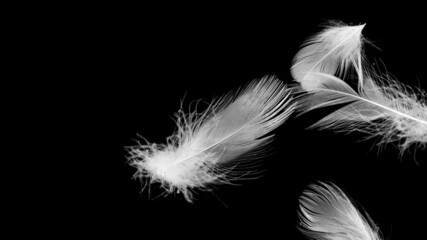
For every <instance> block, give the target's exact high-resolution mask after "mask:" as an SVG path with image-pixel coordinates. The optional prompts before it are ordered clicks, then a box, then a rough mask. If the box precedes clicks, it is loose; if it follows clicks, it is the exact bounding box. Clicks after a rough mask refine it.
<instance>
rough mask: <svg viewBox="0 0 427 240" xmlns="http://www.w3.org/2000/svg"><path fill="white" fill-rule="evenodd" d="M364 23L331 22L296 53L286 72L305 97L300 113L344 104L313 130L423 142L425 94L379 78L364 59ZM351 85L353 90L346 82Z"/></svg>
mask: <svg viewBox="0 0 427 240" xmlns="http://www.w3.org/2000/svg"><path fill="white" fill-rule="evenodd" d="M364 26H365V25H359V26H347V25H343V24H335V25H332V26H329V27H327V28H326V29H325V30H323V31H322V32H320V33H319V34H317V35H315V36H314V37H312V38H310V39H309V40H307V42H306V43H305V45H303V47H302V48H301V49H300V51H299V52H298V53H297V54H296V55H295V57H294V60H293V62H294V63H293V66H292V68H291V73H292V76H293V77H294V79H295V80H296V81H297V82H299V83H300V85H301V88H302V89H303V90H304V91H307V92H308V93H309V94H308V95H306V96H305V97H303V98H302V100H301V101H300V107H299V111H300V113H305V112H308V111H311V110H314V109H318V108H322V107H327V106H333V105H338V104H346V105H345V106H344V107H342V108H339V109H338V110H337V111H334V112H332V113H331V114H329V115H328V116H326V117H324V118H323V119H321V120H320V121H318V122H317V123H315V124H314V125H313V126H312V127H319V128H320V129H325V128H331V129H336V130H340V131H362V132H367V133H369V135H368V136H381V137H382V141H380V143H388V142H392V141H395V140H398V141H400V147H401V152H402V153H403V151H404V150H405V149H406V148H407V147H408V146H410V145H411V144H413V143H415V144H420V145H424V144H425V143H427V105H426V102H425V99H426V96H427V94H426V93H425V92H423V91H419V92H418V93H415V91H413V90H412V89H411V88H409V87H407V86H404V85H402V84H401V83H399V82H397V81H396V80H393V79H392V78H391V77H389V76H380V75H379V74H377V73H376V72H375V71H374V70H373V69H370V68H369V67H368V65H367V64H366V61H365V60H364V53H363V43H364V42H366V40H365V39H364V38H363V36H362V30H363V28H364ZM352 81H356V82H357V90H355V89H353V88H352V87H351V86H350V85H349V83H348V82H352Z"/></svg>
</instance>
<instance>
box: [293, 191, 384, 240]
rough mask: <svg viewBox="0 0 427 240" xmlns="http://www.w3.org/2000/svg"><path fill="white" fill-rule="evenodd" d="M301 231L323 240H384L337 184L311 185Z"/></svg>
mask: <svg viewBox="0 0 427 240" xmlns="http://www.w3.org/2000/svg"><path fill="white" fill-rule="evenodd" d="M299 218H300V220H301V226H300V230H301V231H302V232H303V233H304V234H305V235H306V236H307V237H309V238H312V239H319V240H380V239H381V238H380V237H379V230H378V228H377V227H376V226H375V224H374V223H373V222H372V220H371V219H370V218H369V216H368V215H366V217H364V216H363V215H362V214H361V213H360V212H359V211H358V210H357V209H356V208H355V207H354V205H353V204H352V203H351V201H350V199H349V198H348V197H347V196H346V195H345V194H344V192H343V191H342V190H341V189H339V188H338V187H337V186H335V185H334V184H326V183H320V184H319V185H315V184H313V185H310V186H309V189H308V190H306V191H304V193H303V195H302V196H301V198H300V212H299Z"/></svg>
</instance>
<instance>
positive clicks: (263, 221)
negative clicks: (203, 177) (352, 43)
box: [47, 5, 427, 239]
mask: <svg viewBox="0 0 427 240" xmlns="http://www.w3.org/2000/svg"><path fill="white" fill-rule="evenodd" d="M192 7H194V6H188V7H186V6H179V7H178V6H169V5H168V6H158V7H151V6H150V7H148V6H147V7H143V6H141V7H132V6H129V7H125V6H120V7H117V6H113V5H111V6H104V5H100V6H95V7H93V8H92V7H91V8H89V9H86V8H82V9H79V11H76V12H71V13H67V17H66V19H65V20H64V21H63V22H62V21H61V22H60V23H58V26H56V25H55V26H56V28H54V31H55V33H57V34H53V35H54V36H55V37H54V38H53V39H50V41H51V43H52V45H55V46H56V45H57V48H56V49H57V50H55V51H54V53H53V61H52V62H53V65H52V66H54V67H55V72H58V74H57V75H56V76H54V78H55V79H57V81H56V85H55V87H56V90H55V92H54V94H55V96H56V97H57V98H58V99H63V100H65V101H64V102H63V103H61V104H63V105H61V107H60V108H61V109H66V111H65V112H64V113H63V114H64V115H63V117H64V118H63V119H65V120H66V123H64V125H62V126H60V127H59V129H66V130H65V132H64V130H59V129H58V131H60V134H61V135H62V136H63V137H64V136H65V138H68V139H70V140H72V142H73V144H72V145H71V148H67V149H69V150H68V151H67V152H69V153H67V154H68V155H69V156H72V160H71V161H70V162H69V164H70V166H72V167H73V169H74V167H75V170H76V171H74V172H73V173H70V175H66V176H63V175H62V178H61V179H62V180H60V181H59V182H67V183H68V182H69V184H70V185H66V186H67V187H66V191H67V193H66V194H65V196H64V197H63V199H61V200H66V202H67V203H66V204H64V205H62V206H61V207H60V209H62V208H65V209H67V211H70V212H71V213H74V214H75V213H78V219H79V221H80V220H86V219H91V218H95V219H96V221H97V222H98V223H99V220H108V221H110V220H111V221H118V222H121V223H124V224H132V223H136V224H137V225H140V226H141V229H138V228H137V229H135V228H132V229H130V230H129V231H131V232H135V233H137V234H142V235H141V236H143V235H144V234H149V233H150V229H151V226H158V225H160V226H161V227H162V228H167V229H169V226H170V225H171V226H173V227H178V228H180V229H181V230H178V231H177V232H176V234H177V236H179V235H180V234H190V235H191V234H192V233H194V232H195V231H196V230H202V231H205V232H207V233H209V232H213V233H219V234H224V235H225V234H227V235H228V234H230V233H231V234H232V235H235V236H242V237H243V236H245V237H246V236H251V235H252V234H254V233H261V234H266V235H265V239H272V238H275V237H273V236H280V237H283V236H285V238H288V239H303V238H304V237H303V235H301V234H300V233H299V232H298V230H297V229H296V226H297V224H298V221H297V212H298V198H299V196H300V195H301V193H302V191H303V190H304V189H305V188H306V186H307V185H308V184H310V183H315V182H316V181H330V182H333V183H335V184H336V185H338V186H339V187H341V188H342V189H343V190H344V191H345V192H347V193H348V194H349V196H351V198H353V199H354V200H355V202H356V203H357V205H358V206H359V207H361V208H362V207H363V209H364V210H366V211H367V212H368V213H369V215H370V216H371V218H372V219H373V220H374V222H375V223H377V224H378V226H379V227H380V229H381V230H382V232H383V233H384V236H385V238H387V239H388V238H390V239H409V238H411V236H414V237H416V236H421V234H422V233H423V232H424V229H422V227H423V225H424V223H425V219H423V218H421V217H420V216H422V215H423V212H425V210H426V206H425V203H426V198H425V197H424V195H425V189H426V188H425V182H426V181H425V180H426V171H427V169H426V164H427V163H426V156H427V153H426V150H425V149H422V148H418V150H417V151H415V148H410V149H409V150H408V151H407V152H406V153H405V154H403V156H402V157H399V156H398V153H399V151H398V149H397V148H396V146H394V145H393V144H390V145H387V146H384V147H382V148H381V149H380V148H378V147H377V146H375V143H376V140H377V139H371V140H366V141H361V139H362V138H363V137H364V135H363V134H361V133H352V134H348V135H346V134H342V133H334V132H332V131H317V130H305V128H306V127H308V126H309V125H310V124H311V123H314V122H315V121H316V119H320V117H322V116H324V115H325V114H327V113H328V111H329V110H322V111H318V112H315V113H311V114H307V115H304V116H301V117H299V118H297V119H295V118H294V117H291V118H290V119H289V120H288V121H287V122H286V123H285V124H283V125H282V126H281V127H279V128H278V129H277V130H275V131H274V134H275V135H276V138H275V141H274V142H273V143H272V144H271V151H270V153H272V154H270V155H269V156H267V157H266V158H264V159H263V161H262V162H261V165H260V169H262V170H264V171H263V173H262V174H261V175H260V176H259V178H258V179H256V180H247V181H239V182H236V184H238V185H236V186H227V185H217V186H212V188H213V189H214V191H213V193H212V192H203V191H198V192H196V194H195V201H194V203H191V204H190V203H187V202H186V201H185V200H184V198H183V197H182V195H179V194H177V195H168V196H166V197H163V196H161V197H158V198H155V197H156V196H157V195H158V194H160V193H162V191H161V190H160V189H159V186H158V185H153V186H152V187H151V191H152V192H151V199H150V198H149V196H148V193H147V191H143V192H141V183H140V182H139V181H137V180H134V179H133V178H132V176H133V174H134V173H135V169H134V168H132V167H130V166H128V164H127V162H126V158H125V155H126V151H125V149H124V147H125V146H129V145H134V144H135V143H136V142H135V139H138V136H137V135H138V134H139V135H141V136H143V137H144V138H146V139H147V140H148V141H150V142H156V143H165V141H166V137H168V136H169V135H171V134H172V132H173V131H174V129H175V123H174V121H173V119H172V117H173V114H174V113H175V112H176V111H177V110H178V109H179V107H180V101H181V99H183V98H184V96H185V99H184V106H188V104H189V103H190V102H191V101H192V100H198V99H204V100H206V101H210V100H211V99H213V98H214V97H218V96H221V95H222V94H224V93H227V92H228V91H231V90H235V89H237V88H238V87H240V86H243V85H245V84H247V83H248V82H250V81H252V80H253V79H259V78H262V77H263V76H266V75H274V76H277V77H278V78H279V79H281V80H282V81H283V82H285V83H292V78H291V76H290V73H289V69H290V66H291V61H292V58H293V56H294V54H295V53H296V52H297V51H298V49H299V47H300V45H301V44H302V43H303V41H304V40H305V39H306V38H307V37H309V36H311V35H312V34H314V33H316V32H317V31H318V30H320V29H321V28H320V27H319V26H320V25H321V24H322V23H325V22H326V21H328V20H341V21H343V22H345V23H349V24H362V23H366V24H367V25H366V27H365V29H364V31H363V34H364V35H365V36H366V37H367V38H368V39H370V40H371V41H372V42H373V43H374V44H375V45H376V46H377V47H379V48H380V49H381V50H379V49H375V48H373V47H369V46H367V49H366V50H367V51H368V54H369V58H370V60H372V61H373V62H374V61H375V60H376V61H377V63H379V64H380V66H381V64H382V62H383V65H382V66H386V68H387V70H388V71H389V72H390V73H391V74H393V75H394V76H395V77H396V78H397V79H399V80H400V81H401V82H403V83H405V84H408V85H410V86H414V87H420V88H422V89H424V90H426V89H427V84H426V79H427V75H426V73H425V64H426V60H425V59H424V57H423V56H425V54H426V49H425V48H424V45H425V44H424V42H425V37H424V30H423V29H425V23H426V22H425V20H424V19H423V17H422V16H417V15H416V14H410V13H407V15H405V16H402V15H395V14H392V13H389V12H387V11H382V12H381V17H380V16H379V14H378V12H376V13H374V14H370V13H367V12H358V13H357V14H349V13H348V12H347V11H344V12H338V11H337V12H334V13H332V14H327V13H320V12H317V13H315V14H314V13H309V12H307V13H306V12H305V11H298V10H296V9H295V8H292V7H280V8H279V7H278V6H271V7H270V8H266V9H264V8H262V9H261V8H257V7H256V6H252V7H253V8H252V10H250V11H249V10H246V9H245V8H243V6H242V7H238V8H231V7H227V6H224V7H214V6H198V7H197V8H194V10H193V8H192ZM57 14H58V17H60V15H61V14H62V13H61V12H58V13H57ZM68 14H69V15H68ZM55 19H56V18H54V19H48V20H49V21H50V22H51V23H52V22H54V20H55ZM56 59H61V61H60V60H58V61H59V62H58V61H56ZM379 59H381V61H382V62H381V61H380V60H379ZM383 69H384V68H383ZM47 85H49V86H51V84H50V83H49V84H47ZM48 101H49V103H51V104H53V105H55V104H56V103H55V101H53V102H52V101H51V100H48ZM57 141H59V140H58V139H53V140H52V142H57ZM64 179H65V180H64ZM229 211H232V212H233V213H231V216H230V213H229ZM195 212H196V213H195ZM226 212H228V213H226ZM101 226H102V225H101ZM172 231H176V230H172ZM150 234H151V233H150Z"/></svg>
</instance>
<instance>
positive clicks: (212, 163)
mask: <svg viewBox="0 0 427 240" xmlns="http://www.w3.org/2000/svg"><path fill="white" fill-rule="evenodd" d="M291 91H292V90H291V89H287V88H286V86H285V85H284V84H283V83H282V82H281V81H279V80H277V79H275V78H263V79H262V80H260V81H253V82H252V83H250V84H249V85H248V86H247V87H246V88H245V89H244V90H242V91H239V92H237V93H229V94H228V95H225V96H223V97H222V98H220V99H219V100H216V101H213V102H212V103H211V104H210V105H209V107H208V108H207V110H205V111H204V112H202V113H197V112H192V113H189V114H184V113H183V112H182V110H180V111H179V113H178V114H177V115H176V118H177V120H176V124H177V132H175V133H174V134H173V135H172V136H171V137H169V138H168V140H167V144H150V143H148V142H147V144H146V145H138V146H134V147H130V152H129V153H130V158H129V159H130V163H131V165H133V166H135V167H136V168H137V169H138V171H137V173H136V176H137V177H140V178H141V179H143V180H146V181H145V183H146V184H150V183H153V182H160V183H161V185H162V187H163V188H164V189H165V190H166V193H171V192H174V191H175V190H176V191H177V192H182V193H183V194H184V196H185V198H186V200H187V201H189V202H191V201H192V192H191V190H192V189H196V188H197V189H207V185H208V184H210V183H228V182H229V180H233V179H237V178H242V177H245V175H246V174H249V175H250V173H251V169H250V167H251V160H253V159H255V158H260V157H261V156H262V154H263V148H262V147H264V146H265V145H266V144H267V143H268V142H269V141H270V140H271V138H272V135H268V136H266V135H267V134H268V133H270V132H271V131H272V130H273V129H275V128H277V127H278V126H279V125H281V124H282V123H283V122H284V121H285V120H286V119H287V118H288V117H289V115H290V114H291V113H292V112H293V110H294V107H295V103H293V101H292V99H291V98H290V93H291ZM242 157H244V158H242ZM237 160H239V161H237ZM245 168H246V169H245Z"/></svg>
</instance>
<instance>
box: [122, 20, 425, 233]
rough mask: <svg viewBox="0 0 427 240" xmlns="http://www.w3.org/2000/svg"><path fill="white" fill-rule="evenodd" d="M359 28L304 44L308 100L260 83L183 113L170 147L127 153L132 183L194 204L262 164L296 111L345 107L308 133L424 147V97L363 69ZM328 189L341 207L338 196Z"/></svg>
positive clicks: (302, 73) (274, 83) (298, 63)
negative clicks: (356, 134) (198, 193)
mask: <svg viewBox="0 0 427 240" xmlns="http://www.w3.org/2000/svg"><path fill="white" fill-rule="evenodd" d="M364 26H365V25H359V26H346V25H342V24H334V25H330V26H329V27H327V28H326V29H325V30H323V31H322V32H320V33H319V34H317V35H315V36H314V37H312V38H310V39H309V40H308V41H307V42H306V43H305V45H304V46H303V47H302V49H301V50H300V51H299V52H298V53H297V54H296V56H295V59H294V64H293V66H292V68H291V73H292V75H293V77H294V79H295V80H296V81H297V82H299V83H300V86H301V89H300V90H302V91H304V92H305V93H304V94H303V96H302V97H301V96H300V97H298V99H297V101H294V100H293V99H292V92H293V90H294V89H293V88H287V87H286V86H285V85H284V84H283V83H282V82H281V81H279V80H277V79H274V78H264V79H262V80H260V81H254V82H252V83H251V84H249V85H248V86H247V87H246V88H245V89H244V90H243V91H240V92H237V93H230V94H228V95H225V96H224V97H222V98H220V99H219V100H217V101H214V102H212V103H211V105H210V106H209V107H208V108H207V109H206V110H205V111H204V112H202V113H197V112H193V113H188V114H184V113H183V112H182V111H180V112H179V113H178V114H177V120H176V123H177V132H176V133H174V134H173V135H172V136H171V137H169V138H168V142H167V144H150V143H147V144H145V145H137V146H134V147H131V148H130V151H129V153H130V157H129V159H130V163H131V165H132V166H135V167H136V168H137V173H136V176H138V177H140V178H142V179H145V181H146V184H151V183H153V182H159V183H160V184H161V185H162V186H163V187H164V188H165V189H166V192H173V191H178V192H182V193H183V194H184V196H185V198H186V199H187V200H188V201H192V192H191V190H192V189H204V188H207V186H208V185H209V184H211V183H224V182H228V181H229V180H230V179H235V178H239V177H242V176H244V175H245V174H248V172H250V170H248V171H242V170H244V169H242V168H241V166H239V167H238V168H235V166H236V165H237V164H240V165H243V166H244V165H250V161H251V160H253V159H254V158H260V157H262V152H263V147H264V146H265V145H266V144H268V143H269V141H270V140H271V137H272V135H269V134H270V133H271V131H273V130H274V129H275V128H277V127H278V126H280V125H281V124H282V123H284V122H285V120H286V119H287V118H288V117H289V116H290V115H291V114H292V113H293V111H294V110H295V109H298V111H299V112H300V113H305V112H308V111H311V110H314V109H318V108H322V107H326V106H333V105H339V104H345V106H344V107H341V108H339V109H338V110H336V111H334V112H332V113H331V114H329V115H328V116H326V117H325V118H323V119H321V120H320V121H318V122H317V123H315V124H314V125H313V126H314V127H320V128H331V129H338V130H342V131H355V130H358V131H363V132H367V133H368V134H369V135H368V136H382V137H383V141H382V142H384V143H387V142H390V141H394V140H399V141H400V143H401V147H402V150H404V149H405V148H407V147H408V146H409V145H411V144H414V143H416V144H425V143H426V142H427V106H426V103H425V100H424V97H425V96H426V94H425V93H423V92H421V91H420V92H419V93H415V92H414V91H412V90H410V88H408V87H405V86H403V85H402V84H400V83H398V82H397V81H395V80H392V79H391V78H390V77H387V76H380V75H379V74H378V73H375V71H373V69H370V68H369V67H368V65H367V64H366V63H365V60H364V59H365V57H364V54H363V43H364V41H365V40H364V38H363V37H362V34H361V32H362V30H363V28H364ZM351 82H355V83H356V86H354V87H352V86H351V84H350V83H351ZM239 171H240V172H239ZM325 189H326V190H325V191H329V192H330V193H331V192H332V193H333V194H329V195H331V196H332V195H334V196H335V195H338V196H341V198H343V199H344V197H342V194H341V193H340V191H338V190H337V189H336V188H333V187H326V188H325ZM335 198H338V197H335ZM338 202H339V201H338ZM344 202H345V201H344ZM306 217H307V216H306ZM334 239H341V238H334Z"/></svg>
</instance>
